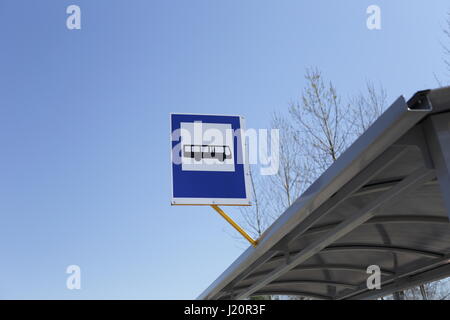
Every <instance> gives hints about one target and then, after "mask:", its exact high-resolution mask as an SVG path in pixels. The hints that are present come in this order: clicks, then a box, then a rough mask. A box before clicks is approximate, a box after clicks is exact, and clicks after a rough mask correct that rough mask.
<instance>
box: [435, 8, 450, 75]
mask: <svg viewBox="0 0 450 320" xmlns="http://www.w3.org/2000/svg"><path fill="white" fill-rule="evenodd" d="M443 31H444V36H445V40H446V41H448V42H450V12H448V13H447V20H446V24H445V27H444V30H443ZM442 46H443V49H444V63H445V66H446V69H447V76H450V45H449V44H446V43H444V44H443V45H442ZM438 82H439V83H440V81H438Z"/></svg>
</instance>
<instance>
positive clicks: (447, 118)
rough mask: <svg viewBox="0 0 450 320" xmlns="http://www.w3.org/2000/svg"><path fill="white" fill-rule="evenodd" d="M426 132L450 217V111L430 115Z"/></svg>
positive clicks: (426, 124)
mask: <svg viewBox="0 0 450 320" xmlns="http://www.w3.org/2000/svg"><path fill="white" fill-rule="evenodd" d="M425 134H426V139H427V142H428V148H429V151H430V154H431V158H432V160H433V162H434V166H435V167H436V174H437V178H438V181H439V184H440V186H441V191H442V192H441V194H442V196H443V198H444V202H445V205H446V207H447V214H448V216H449V217H450V192H449V190H450V113H442V114H437V115H434V116H431V117H429V118H428V119H427V120H426V121H425Z"/></svg>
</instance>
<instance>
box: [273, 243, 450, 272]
mask: <svg viewBox="0 0 450 320" xmlns="http://www.w3.org/2000/svg"><path fill="white" fill-rule="evenodd" d="M345 251H374V252H389V253H402V254H409V255H416V256H422V257H428V258H442V256H443V255H442V254H440V253H437V252H431V251H424V250H418V249H413V248H405V247H394V246H386V245H368V244H343V245H332V246H329V247H326V248H325V249H323V250H322V251H320V253H321V254H322V253H327V252H345ZM300 252H301V251H297V252H291V255H295V254H298V253H300ZM278 260H283V258H282V257H281V256H277V257H274V258H273V259H272V260H271V262H275V261H278ZM325 267H326V265H324V269H325ZM297 268H301V266H299V267H297ZM297 268H295V269H297Z"/></svg>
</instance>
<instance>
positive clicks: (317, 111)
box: [289, 68, 351, 176]
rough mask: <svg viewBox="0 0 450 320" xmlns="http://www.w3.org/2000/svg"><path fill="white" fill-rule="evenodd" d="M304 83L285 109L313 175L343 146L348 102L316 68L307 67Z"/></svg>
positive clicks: (346, 137)
mask: <svg viewBox="0 0 450 320" xmlns="http://www.w3.org/2000/svg"><path fill="white" fill-rule="evenodd" d="M305 79H306V86H305V89H304V90H303V93H302V96H301V99H300V102H298V103H294V104H292V105H291V107H290V109H289V113H290V115H291V116H292V119H293V121H294V124H293V125H294V126H295V127H296V128H298V130H299V132H298V136H301V137H303V138H304V141H306V143H305V144H304V145H303V147H304V148H306V152H307V154H308V156H309V160H310V161H312V162H313V163H314V164H315V166H314V167H315V169H316V170H315V172H314V174H313V175H314V176H317V175H318V174H320V173H322V172H323V171H325V170H326V169H327V168H328V167H329V166H330V165H331V164H332V163H333V162H334V161H336V160H337V158H338V157H339V156H340V154H341V153H342V152H343V151H344V150H345V149H346V148H347V146H348V142H349V137H350V135H351V124H350V123H349V122H348V121H347V119H346V112H348V109H349V107H348V105H345V104H343V103H342V102H341V97H340V96H339V95H338V94H337V91H336V88H335V87H334V85H333V84H332V83H331V82H328V83H327V82H326V81H325V80H324V78H323V76H322V74H321V72H320V71H319V70H318V69H316V68H310V69H307V71H306V75H305Z"/></svg>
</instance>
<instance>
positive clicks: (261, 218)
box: [240, 168, 272, 239]
mask: <svg viewBox="0 0 450 320" xmlns="http://www.w3.org/2000/svg"><path fill="white" fill-rule="evenodd" d="M249 174H250V182H251V187H252V190H251V192H252V198H253V206H251V207H241V208H240V211H241V216H242V220H243V225H244V226H245V227H246V229H247V230H248V232H249V234H250V235H251V236H252V237H253V238H256V239H257V238H259V237H260V236H261V235H262V233H263V232H264V230H265V229H266V228H267V227H268V225H269V224H270V223H271V222H272V219H271V217H270V216H269V215H268V214H267V205H266V202H265V198H264V192H263V190H262V188H263V186H264V183H263V182H261V181H260V180H261V179H262V177H261V176H258V175H255V174H254V172H253V169H252V168H250V172H249Z"/></svg>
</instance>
